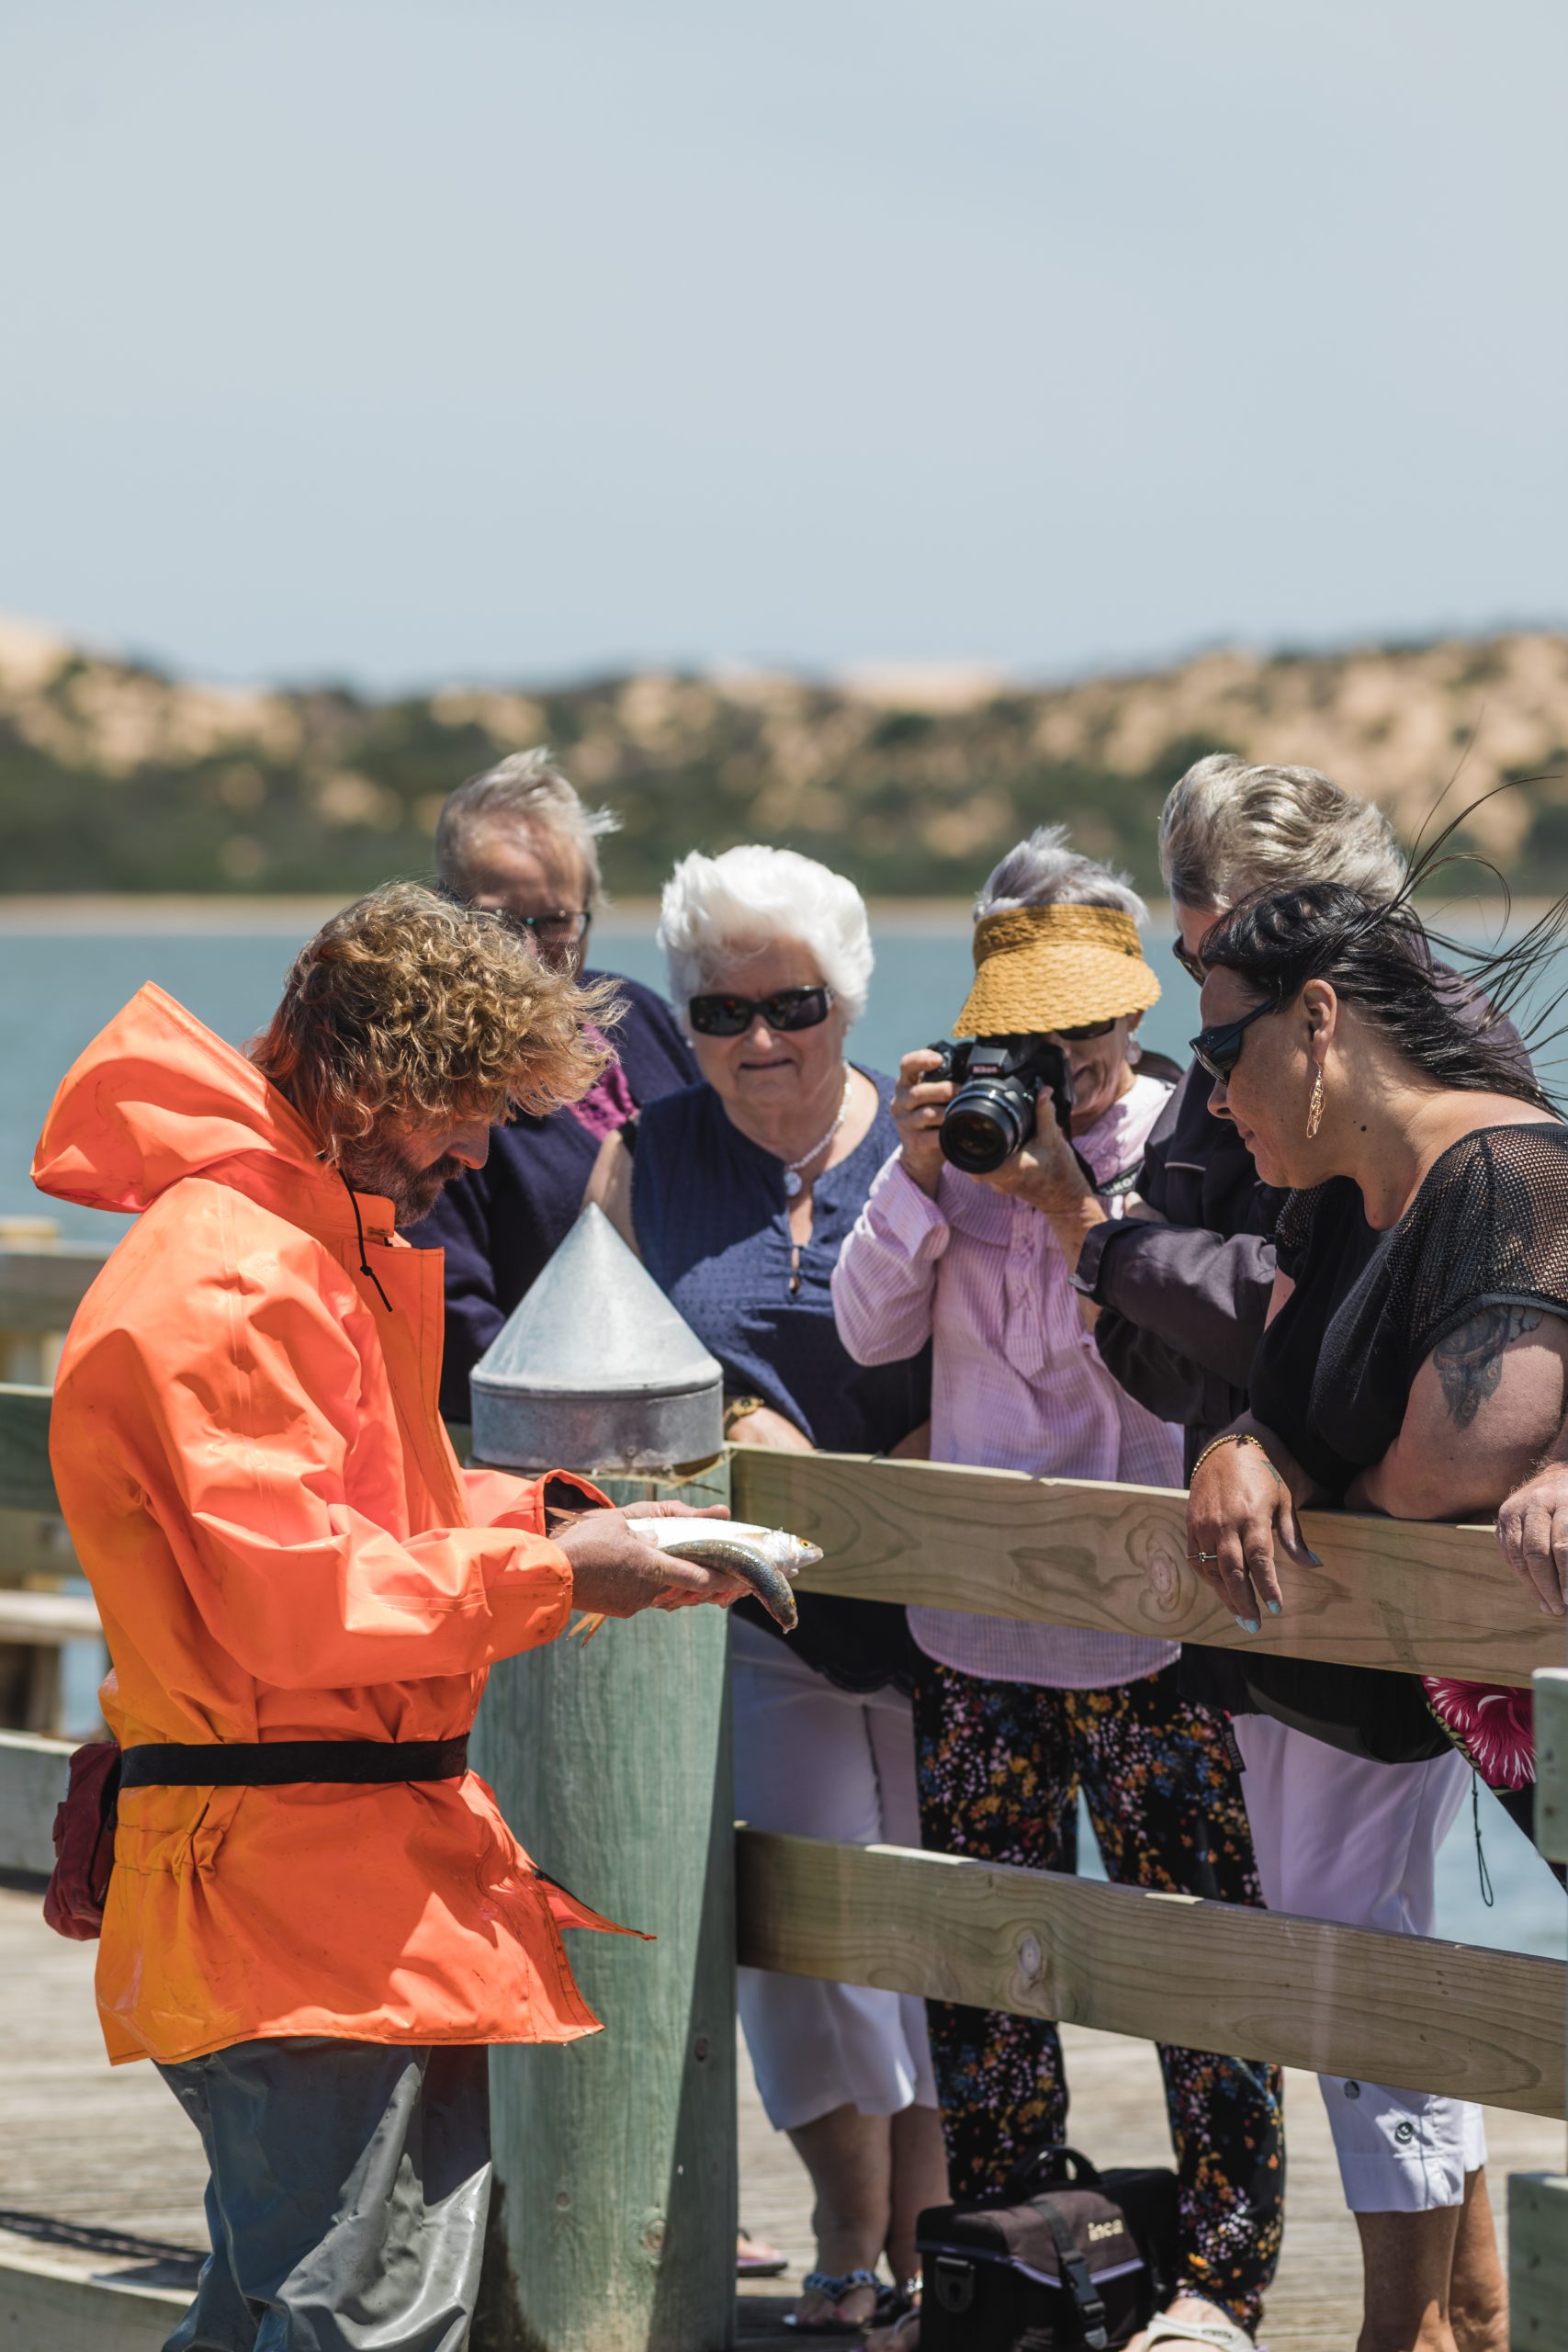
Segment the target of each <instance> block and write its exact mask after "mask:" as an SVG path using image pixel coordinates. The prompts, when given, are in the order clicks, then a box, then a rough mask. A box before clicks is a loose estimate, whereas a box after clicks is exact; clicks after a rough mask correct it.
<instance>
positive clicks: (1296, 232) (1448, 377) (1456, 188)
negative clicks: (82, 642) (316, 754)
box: [0, 0, 1568, 684]
mask: <svg viewBox="0 0 1568 2352" xmlns="http://www.w3.org/2000/svg"><path fill="white" fill-rule="evenodd" d="M1565 87H1568V10H1564V8H1563V6H1562V0H1485V5H1478V0H1313V5H1312V6H1308V7H1301V6H1296V7H1286V6H1280V5H1279V4H1278V0H944V5H934V0H790V5H789V6H777V5H772V6H770V5H764V4H763V0H635V5H615V0H554V5H551V6H537V5H529V0H423V5H410V4H409V0H250V5H248V6H245V5H236V0H137V5H135V6H127V5H126V0H52V5H48V6H43V5H39V0H0V201H3V207H4V209H3V216H0V217H3V223H4V225H3V229H0V289H3V290H0V335H3V338H4V351H5V357H4V363H3V365H0V447H3V448H4V453H5V457H4V463H5V486H4V496H3V499H0V606H4V607H8V608H9V609H10V610H12V611H15V612H21V613H26V614H31V615H35V616H38V617H39V618H42V619H47V620H51V621H53V622H55V623H58V624H60V625H62V626H63V627H65V628H69V629H71V630H72V631H74V632H82V633H85V634H88V635H90V636H95V637H96V638H99V639H110V640H115V641H118V642H121V643H129V644H130V645H131V646H132V647H135V648H138V649H145V650H151V651H152V652H155V653H157V654H159V655H161V656H163V657H164V658H166V659H168V660H169V661H171V662H174V663H175V664H176V665H177V666H179V667H181V668H183V669H186V670H194V671H197V672H205V673H214V674H222V675H229V676H234V677H261V676H295V677H299V676H321V675H323V674H330V675H345V674H346V675H350V676H353V677H355V678H358V679H360V680H362V681H364V682H367V683H373V684H391V683H398V682H404V681H408V682H418V681H425V680H433V679H437V678H442V677H451V676H459V675H461V676H470V677H474V676H487V677H488V676H510V677H518V678H542V677H548V676H554V675H559V674H563V673H582V672H584V671H590V670H594V669H598V668H604V667H609V666H612V665H617V666H618V665H621V664H624V663H629V662H697V663H712V662H766V663H787V664H792V665H799V666H805V667H808V668H814V669H833V668H838V667H840V666H842V665H845V664H849V663H853V662H885V661H923V660H940V659H949V660H952V659H964V660H976V661H994V662H998V663H1000V664H1003V665H1006V666H1009V667H1011V668H1014V669H1017V670H1019V671H1021V672H1022V673H1027V674H1032V675H1040V674H1046V675H1049V674H1055V673H1066V672H1072V671H1076V670H1080V669H1082V668H1084V667H1086V666H1088V665H1090V664H1093V663H1097V662H1100V661H1102V660H1114V661H1118V662H1134V661H1141V660H1145V659H1149V658H1159V657H1163V656H1165V655H1167V654H1168V653H1170V652H1173V651H1177V650H1184V649H1187V648H1190V647H1191V646H1193V645H1195V644H1198V643H1201V642H1204V641H1208V640H1212V639H1216V638H1242V639H1248V640H1253V641H1260V642H1273V641H1278V640H1290V641H1295V642H1303V641H1314V642H1321V641H1334V640H1338V639H1346V638H1348V637H1351V636H1356V635H1364V634H1372V635H1377V636H1392V635H1401V634H1415V633H1424V632H1427V631H1428V630H1430V629H1433V628H1444V627H1454V628H1483V627H1485V626H1487V625H1489V624H1492V623H1494V622H1495V621H1498V620H1500V619H1506V618H1526V619H1541V620H1550V621H1557V622H1561V621H1562V620H1564V619H1565V618H1568V528H1565V524H1568V497H1565V488H1568V459H1565V456H1564V433H1563V424H1562V420H1563V413H1564V403H1565V398H1568V395H1565V391H1564V387H1565V386H1568V364H1565V363H1568V323H1565V321H1568V258H1565V246H1568V235H1565V232H1568V140H1565V139H1564V136H1563V127H1562V98H1563V91H1564V88H1565Z"/></svg>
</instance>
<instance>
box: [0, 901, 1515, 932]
mask: <svg viewBox="0 0 1568 2352" xmlns="http://www.w3.org/2000/svg"><path fill="white" fill-rule="evenodd" d="M970 903H971V902H970V900H969V899H867V901H866V905H867V909H868V910H869V912H870V915H871V921H872V928H873V929H874V931H878V932H880V933H882V934H883V935H884V937H887V936H891V935H895V934H897V935H901V936H904V937H919V935H920V934H922V933H930V934H931V936H933V937H942V938H951V937H953V936H954V935H961V934H962V933H964V932H966V931H967V930H968V928H969V910H970ZM1495 903H1496V902H1495V900H1492V899H1486V900H1480V899H1478V900H1477V901H1476V902H1475V911H1476V913H1478V914H1479V913H1484V912H1489V911H1490V910H1492V909H1493V908H1494V907H1495ZM1553 903H1554V901H1553V900H1551V899H1542V898H1536V897H1526V896H1525V895H1524V894H1523V893H1521V894H1520V895H1519V896H1517V898H1516V899H1514V901H1513V907H1512V920H1513V921H1515V922H1517V921H1520V920H1523V921H1527V922H1528V921H1532V920H1533V919H1534V918H1535V917H1536V916H1538V915H1540V914H1543V913H1544V912H1545V911H1546V910H1547V908H1548V907H1550V906H1551V905H1552V904H1553ZM343 905H344V900H343V899H338V898H320V899H318V898H309V899H296V898H285V897H265V896H258V897H240V896H235V897H232V898H231V897H229V896H228V895H227V894H226V893H215V894H213V895H211V896H198V895H194V894H192V895H187V896H182V897H176V896H173V895H171V896H167V897H165V896H162V895H159V894H156V893H152V892H149V893H147V894H146V895H145V896H143V895H141V893H140V892H131V891H128V892H126V893H124V894H123V895H118V896H111V895H108V894H104V895H89V894H84V895H83V896H81V897H62V898H53V897H49V896H45V895H41V894H40V895H39V896H38V897H36V898H34V897H31V896H28V895H21V896H17V897H13V898H6V897H0V938H10V939H26V938H39V939H45V938H50V937H52V936H58V935H59V934H61V933H82V932H92V931H101V932H102V933H104V934H105V936H106V937H110V938H118V939H141V938H158V937H164V938H188V939H212V938H220V937H222V936H223V935H224V934H225V933H233V932H241V933H246V934H247V935H249V936H253V937H258V938H292V939H308V938H309V937H310V933H312V932H313V931H316V930H318V929H319V928H320V927H321V924H322V923H323V922H326V920H327V918H328V916H329V915H333V914H335V913H336V912H337V910H338V909H339V908H340V907H341V906H343ZM1435 911H1439V919H1444V918H1446V919H1447V920H1450V921H1452V920H1453V919H1454V918H1455V916H1459V917H1461V920H1470V919H1471V917H1470V914H1469V910H1467V909H1465V908H1464V907H1463V905H1462V902H1460V903H1458V904H1456V903H1454V902H1451V901H1449V902H1445V903H1444V905H1443V907H1442V908H1441V910H1435ZM1149 915H1150V922H1151V925H1152V926H1153V928H1154V929H1155V930H1156V932H1157V931H1158V930H1159V929H1160V927H1161V926H1162V925H1164V924H1166V923H1168V922H1170V920H1171V916H1170V908H1169V905H1168V901H1166V900H1165V899H1150V900H1149ZM658 921H659V901H658V899H649V898H626V899H615V902H614V904H613V905H611V906H608V907H606V908H604V910H603V911H602V912H601V913H600V915H599V917H598V919H597V921H596V923H595V926H594V931H595V936H596V937H598V938H600V939H615V938H617V937H619V938H632V939H650V938H651V937H652V935H653V931H654V927H655V925H656V924H657V922H658Z"/></svg>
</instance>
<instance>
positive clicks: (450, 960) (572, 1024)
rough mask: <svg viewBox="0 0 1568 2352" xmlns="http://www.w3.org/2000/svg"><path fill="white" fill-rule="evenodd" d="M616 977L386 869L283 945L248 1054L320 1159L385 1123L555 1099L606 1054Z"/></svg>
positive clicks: (434, 1121)
mask: <svg viewBox="0 0 1568 2352" xmlns="http://www.w3.org/2000/svg"><path fill="white" fill-rule="evenodd" d="M620 1012H621V1007H620V1004H619V1002H618V1001H617V999H616V997H615V984H614V982H613V981H609V980H594V981H590V982H587V983H586V984H585V983H583V982H581V981H580V980H577V979H574V978H572V977H571V975H570V973H565V972H558V971H554V970H552V969H551V967H549V966H548V965H547V964H544V963H541V962H540V961H539V959H538V957H537V956H536V955H535V954H534V953H533V951H532V949H531V947H530V945H529V944H527V942H526V940H525V937H524V935H523V933H521V932H520V931H518V930H516V929H514V928H513V927H511V926H510V925H509V924H508V922H507V919H506V917H505V916H504V915H497V914H491V913H483V912H480V911H479V910H478V909H477V908H472V907H464V906H458V905H456V904H454V903H453V902H452V901H451V900H449V899H442V898H437V897H436V895H435V894H434V891H431V890H426V889H423V888H421V887H420V885H419V884H418V883H415V882H389V883H386V884H384V885H383V886H382V888H380V889H378V890H372V891H371V892H370V893H369V895H368V896H367V897H366V898H363V899H355V902H354V904H353V906H351V907H345V908H344V910H343V912H342V913H341V914H337V915H333V919H332V921H331V922H328V923H326V924H323V926H322V928H321V930H320V931H319V932H318V933H316V936H315V937H314V939H312V940H310V941H309V942H308V943H307V944H306V945H305V946H304V947H302V948H301V949H300V951H299V955H298V956H296V957H295V959H294V964H293V967H292V968H291V970H290V972H289V975H288V980H287V981H286V982H285V984H284V990H283V1001H282V1002H281V1003H280V1004H279V1006H278V1008H277V1011H276V1012H275V1013H274V1014H273V1017H272V1021H271V1023H270V1025H269V1026H268V1027H267V1028H266V1029H265V1031H264V1032H263V1034H262V1035H260V1036H259V1037H256V1038H254V1039H253V1040H252V1042H251V1046H250V1049H249V1050H250V1056H251V1059H252V1060H253V1061H254V1063H255V1065H256V1067H257V1069H260V1070H261V1071H262V1072H263V1074H264V1075H265V1077H267V1078H269V1079H270V1080H272V1083H273V1084H274V1085H275V1086H276V1087H277V1088H278V1090H279V1091H281V1092H282V1093H283V1094H285V1095H287V1096H288V1100H289V1102H290V1103H292V1104H293V1105H294V1108H295V1109H296V1110H297V1111H298V1112H299V1114H300V1115H301V1116H302V1117H303V1118H304V1119H305V1120H306V1121H307V1122H308V1123H309V1125H310V1126H311V1128H312V1129H313V1130H314V1131H315V1133H316V1135H317V1136H319V1137H320V1139H321V1145H322V1147H323V1148H324V1151H325V1154H326V1157H327V1158H328V1159H331V1160H333V1161H334V1162H335V1161H336V1160H338V1159H340V1157H341V1155H342V1151H343V1148H344V1146H345V1145H354V1144H357V1143H362V1142H363V1141H364V1140H365V1138H366V1137H367V1136H368V1135H370V1134H371V1132H372V1130H373V1129H376V1128H378V1127H379V1126H381V1125H384V1124H386V1123H388V1122H395V1123H397V1124H399V1125H403V1124H407V1125H426V1124H428V1125H445V1124H448V1123H455V1122H457V1121H458V1120H462V1119H472V1118H490V1119H500V1118H502V1117H504V1116H505V1114H506V1113H507V1111H508V1110H509V1109H515V1110H521V1111H534V1112H547V1111H556V1110H558V1109H559V1108H560V1106H561V1104H562V1103H575V1102H577V1101H578V1100H580V1098H581V1096H582V1095H584V1094H585V1093H586V1092H587V1091H588V1089H589V1088H590V1087H591V1086H592V1083H593V1081H594V1080H595V1079H596V1078H597V1077H598V1075H599V1073H600V1071H601V1070H602V1069H604V1068H605V1066H606V1065H607V1063H608V1062H609V1061H610V1060H611V1058H612V1057H611V1054H610V1052H609V1050H608V1048H607V1047H606V1046H604V1044H603V1042H602V1041H600V1040H598V1039H596V1038H595V1037H594V1035H592V1034H591V1032H590V1029H589V1026H588V1024H589V1023H592V1024H593V1027H594V1028H595V1029H598V1030H604V1029H606V1028H608V1027H610V1026H611V1025H612V1024H613V1023H615V1021H617V1020H618V1019H619V1017H620Z"/></svg>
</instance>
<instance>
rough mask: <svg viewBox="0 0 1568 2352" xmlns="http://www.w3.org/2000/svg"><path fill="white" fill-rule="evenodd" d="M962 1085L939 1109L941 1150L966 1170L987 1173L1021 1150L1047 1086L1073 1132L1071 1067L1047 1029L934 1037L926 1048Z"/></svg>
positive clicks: (929, 1077) (935, 1073)
mask: <svg viewBox="0 0 1568 2352" xmlns="http://www.w3.org/2000/svg"><path fill="white" fill-rule="evenodd" d="M928 1050H929V1051H930V1052H931V1053H933V1054H940V1055H941V1056H942V1068H941V1069H931V1070H927V1072H926V1073H925V1080H923V1081H922V1082H923V1083H931V1082H932V1081H935V1080H942V1079H949V1080H952V1082H953V1085H954V1086H955V1087H956V1089H957V1091H956V1093H955V1094H954V1095H953V1100H952V1102H951V1103H949V1104H948V1106H947V1109H946V1110H945V1111H944V1113H943V1114H942V1134H941V1137H940V1140H941V1143H942V1157H943V1158H944V1159H948V1160H951V1162H952V1163H953V1167H954V1168H962V1169H963V1170H964V1172H965V1174H966V1175H970V1176H988V1175H989V1174H990V1172H991V1170H992V1169H993V1168H999V1167H1000V1166H1001V1164H1002V1162H1003V1161H1004V1160H1005V1159H1011V1158H1012V1156H1013V1153H1014V1152H1015V1151H1021V1150H1022V1148H1023V1147H1024V1145H1025V1144H1026V1143H1027V1142H1028V1141H1029V1139H1030V1137H1031V1136H1032V1135H1033V1133H1034V1129H1035V1099H1036V1097H1037V1096H1038V1095H1040V1094H1048V1095H1049V1096H1050V1098H1051V1108H1052V1110H1053V1112H1054V1113H1055V1119H1056V1125H1058V1126H1059V1127H1060V1128H1061V1130H1062V1133H1063V1134H1064V1135H1067V1134H1069V1133H1070V1132H1071V1130H1070V1128H1069V1126H1068V1124H1067V1123H1068V1121H1069V1119H1070V1118H1071V1116H1072V1110H1073V1074H1072V1072H1071V1070H1070V1069H1068V1067H1067V1057H1066V1054H1064V1053H1063V1051H1062V1048H1061V1047H1060V1046H1053V1045H1051V1044H1050V1043H1049V1042H1048V1040H1047V1039H1045V1038H1044V1037H958V1038H953V1037H937V1038H934V1039H933V1040H932V1042H931V1046H930V1047H929V1049H928Z"/></svg>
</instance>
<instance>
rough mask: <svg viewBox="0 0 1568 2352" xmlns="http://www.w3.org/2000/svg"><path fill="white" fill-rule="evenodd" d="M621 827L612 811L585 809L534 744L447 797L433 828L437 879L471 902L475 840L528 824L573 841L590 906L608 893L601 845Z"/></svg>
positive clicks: (544, 750)
mask: <svg viewBox="0 0 1568 2352" xmlns="http://www.w3.org/2000/svg"><path fill="white" fill-rule="evenodd" d="M620 822H621V820H620V819H619V818H618V817H617V816H616V815H615V810H614V809H585V808H584V807H583V805H582V802H581V799H580V798H579V797H578V794H577V791H576V788H575V786H572V785H571V784H570V783H569V782H568V781H567V778H566V777H565V776H564V775H562V774H561V771H560V769H559V768H558V767H557V765H556V763H555V761H554V760H553V758H552V757H551V755H550V747H549V745H548V744H547V743H539V744H536V746H535V748H534V750H533V751H531V752H509V753H508V755H507V757H506V758H505V759H504V760H498V761H497V762H496V763H495V765H494V767H492V768H483V769H481V770H480V772H479V775H471V776H469V777H468V781H467V783H466V784H460V785H459V786H457V790H456V792H451V793H448V794H447V796H446V804H445V806H444V807H443V809H442V811H441V814H440V816H439V818H438V819H437V820H436V825H435V873H436V878H437V880H438V881H439V882H440V883H441V884H442V885H443V887H444V888H446V889H448V890H453V891H456V892H457V895H458V896H459V897H460V898H465V899H466V898H468V896H469V884H470V880H471V876H472V870H473V863H474V861H473V855H472V851H473V844H474V842H475V840H476V839H477V837H478V836H479V834H480V833H482V832H484V831H487V830H488V829H490V828H491V827H493V826H503V825H529V826H534V827H536V828H538V829H539V830H540V831H544V832H550V833H554V834H556V835H557V836H558V838H559V839H560V840H561V841H564V842H570V844H571V846H572V848H573V849H574V850H576V852H577V854H578V855H579V856H580V857H581V860H582V863H583V865H584V866H585V867H586V869H587V874H588V901H589V904H590V906H592V904H593V903H594V901H595V900H596V899H598V898H599V896H600V894H601V892H602V890H603V888H604V877H603V876H601V874H600V871H599V849H598V843H599V841H600V839H601V837H602V836H603V835H604V834H605V833H613V832H616V831H619V829H620Z"/></svg>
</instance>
